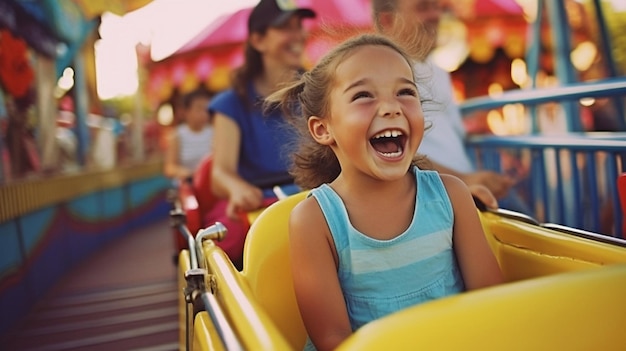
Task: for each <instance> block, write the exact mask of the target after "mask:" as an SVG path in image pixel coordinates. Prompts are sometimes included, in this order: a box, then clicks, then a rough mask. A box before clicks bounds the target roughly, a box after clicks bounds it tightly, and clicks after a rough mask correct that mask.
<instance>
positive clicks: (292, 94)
mask: <svg viewBox="0 0 626 351" xmlns="http://www.w3.org/2000/svg"><path fill="white" fill-rule="evenodd" d="M368 45H374V46H385V47H389V48H391V49H392V50H394V51H396V52H398V53H400V54H401V55H402V56H403V57H404V58H405V60H406V61H407V63H408V64H409V66H411V70H413V68H412V67H413V60H412V59H411V56H409V55H408V54H407V53H406V52H405V51H404V50H403V49H402V48H401V47H400V46H398V45H397V44H395V43H394V42H393V41H392V40H390V39H389V38H387V37H385V36H383V35H378V34H363V35H360V36H356V37H353V38H351V39H348V40H347V41H344V42H343V43H342V44H340V45H339V46H337V47H335V48H334V49H333V50H331V51H330V52H329V53H327V54H326V55H325V56H324V57H323V58H322V59H321V60H320V61H319V63H318V64H317V65H315V67H313V69H312V70H311V71H309V72H306V73H304V74H303V75H302V76H301V77H300V78H299V79H298V80H297V81H295V82H293V83H292V84H290V85H288V86H286V87H285V88H283V89H281V90H279V91H277V92H276V93H274V94H272V95H270V96H269V97H268V98H267V99H266V101H265V104H266V105H265V106H266V107H270V106H271V107H275V106H277V105H278V106H280V107H281V108H282V110H283V112H284V114H285V116H286V117H287V118H288V120H289V121H290V122H291V123H292V124H293V125H294V126H295V128H296V130H297V132H298V134H299V138H298V140H297V144H296V145H295V147H294V149H295V152H293V154H292V155H293V156H292V157H293V166H292V168H291V170H290V173H291V175H292V176H293V177H294V179H295V182H296V183H297V184H298V185H299V186H301V187H303V188H305V189H311V188H315V187H317V186H320V185H321V184H323V183H330V182H332V181H333V180H334V179H335V178H337V176H338V175H339V173H340V172H341V166H340V165H339V161H338V160H337V157H336V156H335V154H334V152H333V151H332V149H331V148H330V147H329V146H327V145H321V144H318V143H317V142H316V141H315V140H314V139H313V137H312V136H311V134H310V133H309V129H308V124H307V120H308V118H309V117H310V116H320V117H324V116H328V113H329V111H330V107H329V103H330V102H329V93H330V88H331V87H332V86H333V83H334V81H333V79H334V74H335V71H336V68H337V66H338V65H339V64H340V63H341V62H343V61H344V59H345V58H346V57H347V56H349V55H350V54H352V53H353V52H354V50H356V49H358V48H360V47H363V46H368ZM413 164H415V165H417V166H419V167H420V168H422V169H423V168H430V167H429V165H428V162H427V161H426V159H425V157H423V156H416V158H415V159H414V162H413Z"/></svg>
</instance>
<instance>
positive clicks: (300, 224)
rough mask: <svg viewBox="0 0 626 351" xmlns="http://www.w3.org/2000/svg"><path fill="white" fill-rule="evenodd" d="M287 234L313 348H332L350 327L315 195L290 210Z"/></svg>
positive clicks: (304, 319)
mask: <svg viewBox="0 0 626 351" xmlns="http://www.w3.org/2000/svg"><path fill="white" fill-rule="evenodd" d="M289 238H290V255H291V267H292V275H293V282H294V290H295V293H296V300H297V302H298V307H299V309H300V314H301V316H302V320H303V322H304V325H305V327H306V330H307V333H308V335H309V337H310V338H311V340H312V341H313V343H314V344H315V346H316V348H317V349H318V350H332V349H334V348H336V347H337V346H338V345H339V344H340V343H341V342H342V341H343V340H344V339H346V338H347V337H348V336H350V334H352V329H351V327H350V321H349V319H348V312H347V309H346V305H345V302H344V299H343V294H342V292H341V287H340V285H339V280H338V277H337V266H336V255H335V251H334V246H333V244H332V238H331V236H330V233H329V229H328V226H327V224H326V221H325V219H324V216H323V214H322V212H321V209H320V208H319V205H318V204H317V201H316V200H315V199H314V198H307V199H306V200H304V201H303V202H301V203H300V204H298V206H296V207H295V208H294V210H293V211H292V213H291V217H290V219H289Z"/></svg>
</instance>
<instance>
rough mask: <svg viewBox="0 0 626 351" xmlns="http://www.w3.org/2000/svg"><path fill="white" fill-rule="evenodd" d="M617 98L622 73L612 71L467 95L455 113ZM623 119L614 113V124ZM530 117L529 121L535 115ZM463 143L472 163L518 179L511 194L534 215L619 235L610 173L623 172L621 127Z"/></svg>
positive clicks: (625, 87)
mask: <svg viewBox="0 0 626 351" xmlns="http://www.w3.org/2000/svg"><path fill="white" fill-rule="evenodd" d="M623 96H626V77H619V78H610V79H606V80H601V81H596V82H584V83H574V84H570V85H568V86H564V87H556V88H550V89H533V90H518V91H508V92H505V93H503V94H501V95H499V96H497V97H481V98H475V99H470V100H468V101H466V102H465V103H463V104H462V105H461V111H462V113H463V114H467V113H470V112H473V111H476V110H489V109H495V108H499V107H502V106H504V105H507V104H513V103H515V104H523V105H524V106H527V107H533V106H536V105H539V104H543V103H549V102H573V101H577V100H579V99H583V98H600V97H614V98H617V99H621V97H623ZM531 110H532V109H531ZM618 110H619V109H618ZM625 117H626V116H617V118H618V119H619V120H620V122H621V123H623V122H624V118H625ZM532 118H533V125H536V123H537V121H536V116H534V115H532ZM569 118H571V116H569ZM467 144H468V150H469V151H470V154H471V156H472V157H473V159H474V161H475V163H476V165H477V167H478V168H480V169H491V170H495V171H499V172H503V173H509V174H512V175H514V176H515V177H517V178H518V181H519V182H518V184H517V185H516V187H515V189H514V192H515V195H519V199H520V200H521V202H522V204H523V205H524V206H523V207H525V208H527V209H528V211H530V212H531V213H528V214H529V215H531V216H533V217H535V218H537V219H538V220H539V221H542V222H552V223H558V224H563V225H567V226H571V227H575V228H580V229H585V230H589V231H594V232H599V233H604V234H609V235H613V236H618V237H624V235H625V234H626V233H622V232H621V228H622V223H623V221H624V218H623V215H622V213H623V212H622V209H621V207H620V203H619V198H618V192H617V177H618V176H619V175H620V174H621V173H622V172H626V166H625V162H624V161H625V160H626V133H623V132H609V133H572V132H569V133H566V134H560V135H541V134H533V135H525V136H474V137H471V138H470V139H469V140H468V142H467Z"/></svg>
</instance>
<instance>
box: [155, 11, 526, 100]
mask: <svg viewBox="0 0 626 351" xmlns="http://www.w3.org/2000/svg"><path fill="white" fill-rule="evenodd" d="M297 2H298V4H299V5H300V6H301V7H309V8H312V9H313V10H315V11H316V12H317V14H318V16H317V18H315V19H313V20H306V21H305V26H306V27H307V28H308V29H309V34H310V35H309V42H308V44H307V48H306V51H305V58H304V59H305V61H304V65H305V67H307V66H310V65H312V64H313V63H315V62H316V61H317V60H318V59H319V58H320V57H321V56H322V55H323V54H324V53H325V52H327V51H328V49H329V48H330V47H332V46H334V45H336V43H337V42H339V41H341V40H343V39H345V38H346V37H349V36H351V35H354V34H356V33H361V32H366V31H371V30H372V19H371V10H370V6H371V4H370V0H298V1H297ZM448 4H449V6H450V8H451V10H452V11H453V12H454V13H455V15H456V16H457V17H458V18H460V19H462V20H463V21H465V22H466V23H475V25H474V26H473V27H472V28H470V31H469V32H470V33H469V35H470V36H476V37H478V36H489V37H493V38H505V37H506V35H505V31H501V30H499V29H498V28H501V27H503V26H505V25H509V26H510V24H507V21H508V20H507V19H506V18H507V17H508V16H516V17H517V18H521V16H520V15H521V14H522V9H521V8H520V6H519V5H518V4H517V3H516V2H515V0H455V1H451V0H449V3H448ZM251 10H252V9H251V8H245V9H241V10H239V11H236V12H234V13H230V14H227V15H224V16H222V17H220V18H218V19H217V20H215V21H213V22H212V23H210V24H208V25H207V26H206V27H205V28H204V29H203V30H202V31H200V32H199V33H198V34H197V35H196V36H195V37H194V38H192V39H191V40H190V41H189V42H187V43H186V44H185V45H183V46H182V47H181V48H180V49H178V50H177V51H176V52H175V53H174V54H172V55H171V56H169V57H167V58H165V59H163V60H161V61H159V62H150V63H149V64H148V75H149V77H148V80H147V81H148V86H147V90H148V91H147V93H148V96H150V97H151V98H152V100H153V102H154V103H159V102H161V101H164V100H167V99H168V98H169V97H170V96H171V94H172V92H173V90H174V89H178V90H179V91H181V92H185V91H189V90H192V89H194V88H195V87H197V86H198V85H199V84H204V85H205V86H206V87H207V88H209V89H211V90H213V91H218V90H221V89H224V88H226V87H227V86H228V84H229V75H230V71H231V70H232V68H234V67H237V66H239V65H240V64H241V63H242V60H243V55H242V43H243V42H244V41H245V39H246V37H247V35H248V32H247V20H248V16H249V14H250V11H251ZM487 18H489V20H487ZM492 18H493V19H495V20H496V21H497V22H493V21H491V19H492ZM508 22H509V23H510V21H508ZM494 23H495V24H494ZM520 23H521V24H522V25H525V22H523V21H522V22H520ZM494 28H495V29H496V32H499V33H500V34H501V35H493V33H494ZM515 31H517V32H519V31H520V30H519V28H516V29H515ZM485 33H487V34H485ZM518 42H519V41H518ZM480 44H481V46H484V45H483V44H484V43H480ZM492 44H493V46H494V47H495V46H503V45H504V43H501V42H499V41H498V42H494V43H492Z"/></svg>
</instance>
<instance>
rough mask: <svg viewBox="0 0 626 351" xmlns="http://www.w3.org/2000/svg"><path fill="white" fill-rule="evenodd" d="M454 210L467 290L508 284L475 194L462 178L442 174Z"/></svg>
mask: <svg viewBox="0 0 626 351" xmlns="http://www.w3.org/2000/svg"><path fill="white" fill-rule="evenodd" d="M441 179H442V180H443V183H444V185H445V187H446V190H447V191H448V196H449V197H450V201H451V202H452V209H453V211H454V229H453V245H454V252H455V254H456V258H457V262H458V264H459V268H460V269H461V274H462V275H463V281H464V282H465V288H466V289H467V290H473V289H479V288H483V287H487V286H491V285H495V284H500V283H502V282H503V281H504V279H503V277H502V272H501V271H500V267H499V266H498V262H497V261H496V258H495V256H494V255H493V252H492V251H491V248H490V247H489V244H488V243H487V238H486V237H485V233H484V232H483V228H482V225H481V223H480V218H479V216H478V212H477V209H476V206H475V205H474V201H473V200H472V195H471V194H470V192H469V190H468V188H467V186H466V185H465V184H464V183H463V182H462V181H461V180H460V179H458V178H456V177H453V176H450V175H445V174H443V175H441Z"/></svg>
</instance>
